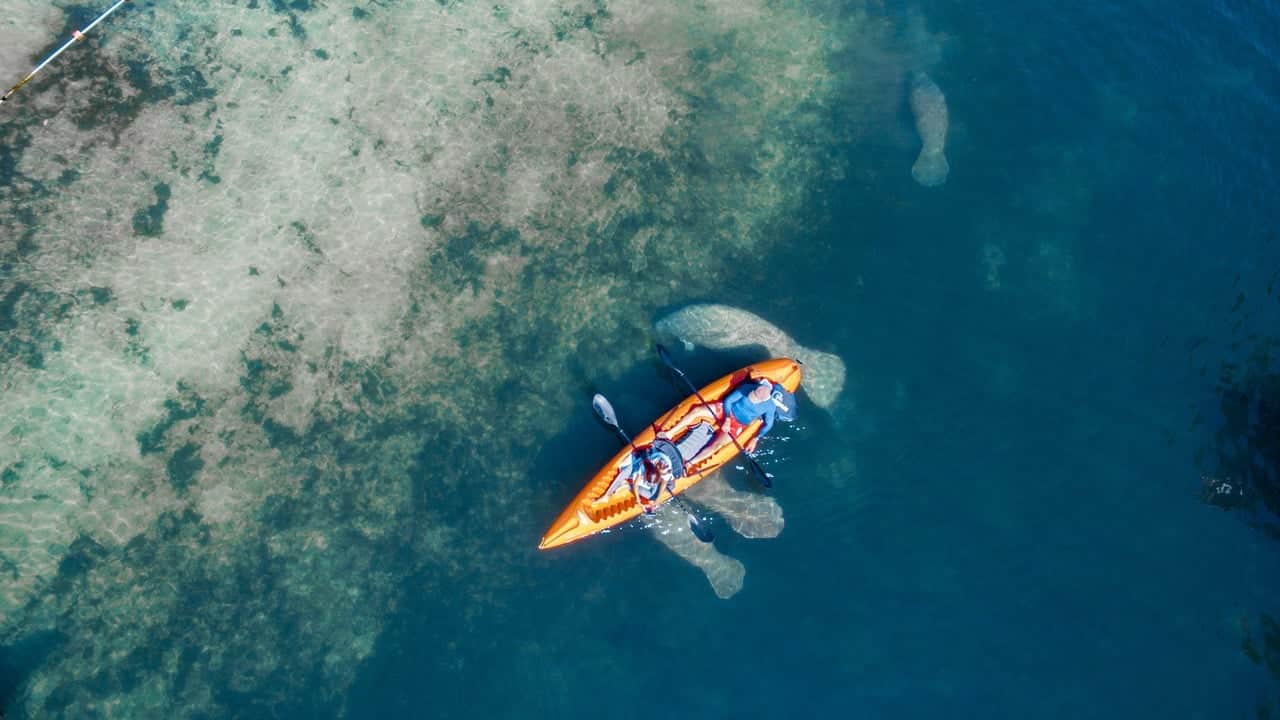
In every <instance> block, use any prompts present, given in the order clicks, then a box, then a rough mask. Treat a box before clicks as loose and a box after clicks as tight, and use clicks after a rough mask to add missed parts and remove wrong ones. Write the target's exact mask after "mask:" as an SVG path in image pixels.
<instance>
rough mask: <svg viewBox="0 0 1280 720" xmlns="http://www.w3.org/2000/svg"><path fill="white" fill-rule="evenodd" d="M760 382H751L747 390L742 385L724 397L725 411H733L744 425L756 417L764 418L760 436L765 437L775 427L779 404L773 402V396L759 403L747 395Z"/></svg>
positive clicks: (734, 415) (736, 418)
mask: <svg viewBox="0 0 1280 720" xmlns="http://www.w3.org/2000/svg"><path fill="white" fill-rule="evenodd" d="M744 384H745V383H744ZM758 384H759V383H754V382H753V383H751V384H750V385H748V386H747V387H748V389H747V390H745V391H744V390H743V389H742V387H741V386H739V387H738V388H737V389H736V390H734V391H733V392H731V393H729V397H727V398H725V399H724V411H725V412H726V413H733V417H734V419H735V420H737V421H738V422H740V423H742V424H743V425H746V424H747V423H749V422H751V421H752V420H755V419H756V418H759V417H762V418H764V427H762V428H760V435H759V436H758V437H764V436H765V435H767V434H768V433H769V430H770V429H771V428H773V418H774V415H776V414H777V412H778V406H777V405H774V404H773V398H765V401H764V402H761V403H757V402H752V401H751V398H749V397H747V395H748V394H750V393H751V391H752V390H755V389H756V386H757V385H758Z"/></svg>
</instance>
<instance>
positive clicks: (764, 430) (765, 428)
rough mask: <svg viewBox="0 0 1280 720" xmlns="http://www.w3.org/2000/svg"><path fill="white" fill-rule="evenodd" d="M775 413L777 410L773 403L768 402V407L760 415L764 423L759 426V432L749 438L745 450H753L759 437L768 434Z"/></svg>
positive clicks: (750, 451) (771, 427)
mask: <svg viewBox="0 0 1280 720" xmlns="http://www.w3.org/2000/svg"><path fill="white" fill-rule="evenodd" d="M775 415H777V410H776V409H774V407H773V403H772V402H770V403H769V407H768V409H766V410H765V411H764V414H763V415H761V417H763V418H764V425H761V426H760V432H759V433H758V434H757V435H756V436H755V437H753V438H751V442H748V443H747V447H746V451H747V452H749V453H753V452H755V451H756V443H758V442H760V438H762V437H764V436H765V435H768V434H769V431H770V430H772V429H773V419H774V416H775Z"/></svg>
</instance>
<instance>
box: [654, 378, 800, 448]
mask: <svg viewBox="0 0 1280 720" xmlns="http://www.w3.org/2000/svg"><path fill="white" fill-rule="evenodd" d="M781 393H782V390H781V386H775V385H774V384H773V382H771V381H770V380H768V379H767V378H760V379H751V380H747V381H745V382H743V383H741V384H739V385H738V386H737V387H736V388H734V389H733V392H731V393H729V394H728V395H726V396H725V398H724V401H722V402H720V403H718V404H715V405H695V406H694V407H693V409H691V410H690V411H689V412H688V413H687V414H686V415H685V416H684V417H682V418H680V420H679V421H678V422H677V423H676V424H675V425H673V426H672V427H671V429H670V430H668V431H666V432H659V433H658V437H659V438H662V439H664V440H666V439H670V438H678V437H681V435H682V434H684V432H685V430H686V429H688V428H691V427H693V426H695V425H697V424H698V423H710V424H711V425H712V426H718V427H719V432H717V433H716V434H715V436H714V437H712V438H711V441H710V442H708V443H707V444H706V445H705V446H704V447H703V448H702V449H701V450H699V451H698V452H697V453H695V454H694V455H693V457H690V458H688V459H686V460H685V464H686V465H696V464H698V463H699V462H702V461H703V460H705V459H707V458H708V457H710V456H711V455H713V454H715V452H716V451H717V450H719V449H720V448H721V447H723V446H724V445H725V444H727V443H729V442H730V438H733V437H737V436H738V435H739V434H740V433H741V432H742V429H743V428H744V427H746V426H747V425H749V424H750V423H751V421H753V420H756V419H757V418H763V419H764V425H762V426H761V427H760V432H759V433H756V436H755V437H753V438H751V440H750V441H749V442H748V443H747V444H746V446H745V447H743V449H744V450H746V451H747V452H748V453H752V452H755V450H756V444H757V443H758V441H759V440H760V438H762V437H764V436H765V435H767V434H769V431H770V430H772V429H773V423H774V420H775V419H776V418H777V414H778V409H779V408H780V407H781V408H782V409H783V410H785V409H786V406H785V405H783V403H782V395H781ZM775 395H777V397H775Z"/></svg>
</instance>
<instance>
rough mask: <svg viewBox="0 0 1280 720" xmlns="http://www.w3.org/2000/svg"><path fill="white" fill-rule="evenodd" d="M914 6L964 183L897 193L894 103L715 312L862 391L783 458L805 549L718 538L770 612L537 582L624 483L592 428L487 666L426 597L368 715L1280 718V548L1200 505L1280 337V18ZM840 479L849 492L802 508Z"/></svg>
mask: <svg viewBox="0 0 1280 720" xmlns="http://www.w3.org/2000/svg"><path fill="white" fill-rule="evenodd" d="M921 8H922V10H923V11H924V13H925V14H926V15H927V16H928V17H929V20H930V25H931V29H934V30H941V31H944V32H945V33H946V34H947V36H948V42H947V45H946V50H945V52H944V57H943V60H942V62H941V63H939V65H938V66H937V67H936V68H935V69H934V70H933V71H932V74H933V77H934V78H935V80H936V81H937V83H938V84H939V86H940V87H942V88H943V90H944V92H945V93H946V95H947V99H948V104H949V108H950V114H951V133H950V136H949V141H948V157H949V158H950V162H951V166H952V172H951V176H950V178H949V180H948V182H947V184H946V185H945V186H943V187H942V188H940V189H937V190H926V189H924V188H921V187H919V186H917V185H916V184H915V183H913V182H912V180H911V178H910V176H909V174H908V173H907V172H906V170H907V168H908V167H909V165H910V162H911V160H912V159H913V158H914V152H915V145H914V144H913V138H914V135H913V131H912V127H911V118H910V114H909V111H908V109H907V107H906V104H905V101H904V103H903V108H902V111H901V114H900V116H899V117H897V118H894V120H895V121H896V123H897V124H896V126H894V127H887V128H885V129H884V130H885V132H884V133H883V135H882V136H880V137H879V138H878V139H875V140H864V141H862V142H859V143H857V144H854V145H851V146H847V147H833V148H831V149H830V152H831V153H832V154H833V156H842V157H843V158H844V159H846V160H847V161H848V163H849V165H850V168H851V170H850V172H849V174H848V177H847V178H846V179H845V180H844V181H842V182H840V183H838V184H834V185H832V186H830V187H825V188H822V189H821V192H820V193H818V194H817V195H816V196H815V197H814V199H813V201H812V202H813V213H812V216H813V218H814V222H813V223H812V224H811V225H807V226H805V227H797V228H792V230H791V234H790V235H789V236H788V237H787V238H786V240H785V242H781V243H779V246H778V248H777V251H776V253H774V254H773V255H771V256H770V257H768V258H764V259H762V260H763V261H762V262H761V263H760V264H759V265H758V266H755V265H753V266H750V267H742V268H741V269H740V270H739V275H738V277H731V278H727V279H726V287H728V288H732V292H731V293H730V292H728V291H727V294H729V295H730V296H728V297H720V296H717V297H713V298H708V299H711V300H715V301H720V302H729V303H731V304H735V305H739V306H742V307H746V308H748V309H751V310H755V311H757V312H760V313H762V314H765V315H770V314H771V315H773V316H777V315H779V314H785V315H786V317H787V318H788V323H787V328H788V330H789V331H790V332H792V333H793V334H794V335H795V336H796V337H797V339H798V340H800V342H802V343H804V344H807V345H809V346H812V347H817V348H820V349H824V350H830V351H834V352H837V353H839V354H840V355H841V356H843V357H844V358H845V359H846V361H847V363H848V365H849V379H850V388H849V390H848V392H849V394H850V395H851V397H852V406H851V408H852V409H849V410H847V411H846V412H845V413H844V414H843V415H840V414H838V416H837V417H834V418H831V417H826V416H824V415H822V414H821V412H820V411H818V410H817V409H816V408H813V407H812V406H809V407H808V408H807V410H808V412H809V413H810V415H809V417H807V418H805V420H806V421H805V422H803V423H801V424H799V425H798V426H796V427H794V428H791V429H788V431H787V432H788V433H789V434H790V436H791V440H790V442H788V443H787V444H786V446H785V453H784V455H785V461H784V462H780V464H779V465H778V466H777V468H776V470H775V472H777V474H778V479H777V481H776V487H775V490H774V493H775V496H776V497H777V499H778V501H779V502H780V503H781V504H782V506H783V507H784V509H785V511H786V516H787V527H786V530H785V532H784V533H783V534H782V535H781V537H779V538H778V539H776V540H773V541H746V540H742V539H740V538H737V537H736V536H733V535H732V533H729V532H728V531H727V529H725V528H724V526H723V525H721V526H720V527H721V531H720V533H719V535H720V540H719V542H721V543H722V544H723V546H724V547H726V551H727V552H729V553H730V554H733V555H735V556H737V557H740V558H741V559H742V560H743V561H744V562H745V563H746V565H747V568H748V574H747V580H746V588H745V589H744V591H743V592H742V593H741V594H740V595H738V596H737V597H735V598H733V599H732V600H730V601H727V602H725V601H720V600H717V599H715V598H714V596H712V595H711V593H710V592H708V589H707V587H706V585H705V580H704V579H703V578H702V577H701V576H700V574H699V573H697V572H696V571H695V570H693V569H691V568H689V567H688V566H686V565H684V564H683V563H682V562H681V561H680V560H678V559H677V558H675V557H674V556H671V555H669V554H667V553H665V552H663V551H661V549H660V548H659V547H658V546H657V544H656V543H654V542H653V541H652V540H650V539H649V538H647V537H645V536H644V533H642V532H640V531H639V530H636V529H632V530H629V531H625V532H623V533H618V534H613V535H610V536H607V537H604V538H597V539H593V540H592V541H590V542H585V543H580V544H578V545H575V546H572V547H570V548H567V549H565V550H563V551H561V552H556V553H552V554H546V555H539V554H537V553H536V551H534V550H532V548H533V547H534V545H535V544H536V538H537V536H538V534H539V533H540V532H541V530H542V528H543V526H544V524H545V521H546V520H547V519H549V518H550V517H551V516H553V515H554V513H555V511H556V510H557V509H558V508H559V507H560V506H561V505H562V504H563V502H565V501H567V499H568V498H569V497H571V496H572V494H573V492H575V491H576V489H577V487H578V486H579V485H580V482H581V480H582V479H583V478H585V477H586V476H587V475H588V474H589V473H590V472H591V471H592V470H593V469H594V467H595V466H596V465H597V464H598V463H599V462H602V461H603V460H604V459H605V458H606V457H607V456H608V455H609V454H610V453H611V452H612V448H613V445H612V441H611V439H610V438H609V436H608V435H607V433H605V432H604V431H603V430H599V429H598V428H596V427H595V426H594V425H593V424H592V423H591V419H590V417H589V410H588V409H587V406H586V404H585V400H584V406H583V409H582V411H581V416H582V417H581V418H580V419H578V420H576V421H575V424H574V425H573V426H572V427H571V429H570V431H569V432H567V433H566V434H565V435H564V436H561V437H560V438H559V439H558V440H557V442H556V444H555V446H554V447H552V448H550V449H548V450H546V451H544V452H543V453H542V454H541V455H540V456H539V457H538V462H536V463H535V465H534V466H533V467H532V468H531V471H530V477H529V482H530V483H533V484H535V485H536V486H538V487H540V488H542V489H543V490H544V492H543V493H542V494H543V495H544V497H542V498H540V499H539V500H538V501H537V502H536V503H535V507H533V508H531V509H530V514H529V517H528V518H527V522H524V523H522V524H521V525H522V527H523V529H524V531H525V533H524V535H523V536H515V537H506V536H504V537H495V538H493V542H495V543H509V544H512V545H518V544H523V545H524V546H526V547H528V548H530V549H529V550H528V552H525V553H523V554H522V555H521V557H522V558H523V560H522V562H523V563H525V565H526V567H524V568H523V569H522V570H521V572H522V573H523V577H524V582H523V583H522V585H521V587H520V588H519V589H518V594H517V595H515V596H513V597H511V598H509V599H508V602H507V603H506V609H505V611H504V612H502V613H500V614H499V616H498V617H495V621H494V624H493V625H491V626H489V628H488V631H489V634H488V636H476V635H473V634H462V633H459V632H455V631H452V630H451V629H450V625H451V623H452V622H453V621H454V620H456V617H453V616H451V613H452V614H456V613H457V612H458V611H457V606H456V605H453V604H450V605H449V606H448V607H444V606H442V605H441V604H440V603H439V602H437V601H435V600H433V599H432V597H431V595H430V593H424V594H423V595H422V596H421V597H420V599H419V600H418V601H416V602H411V603H407V604H406V605H405V606H404V607H403V608H402V609H401V611H400V614H399V617H398V618H397V620H396V621H395V623H394V628H393V629H392V630H391V631H389V632H388V633H387V635H386V636H385V637H383V638H382V640H381V642H380V646H379V651H378V653H377V655H376V656H375V657H374V659H373V660H371V661H370V662H369V663H368V665H367V667H366V668H365V669H364V671H363V673H362V676H361V679H360V681H359V682H358V684H357V686H356V688H355V690H354V691H353V693H352V695H351V697H350V700H349V702H348V705H347V707H348V709H349V710H350V711H351V713H352V716H354V717H386V716H390V715H391V714H393V713H410V712H411V713H422V714H423V715H430V716H438V717H462V716H485V717H539V716H548V715H550V714H552V713H569V712H598V713H606V714H608V715H609V716H611V717H641V716H654V715H657V716H662V717H704V718H709V717H724V718H729V717H733V718H753V717H759V718H765V717H781V716H794V717H809V716H817V715H819V714H820V713H821V714H828V713H829V714H832V715H836V714H838V715H842V716H843V715H848V714H851V713H852V714H856V715H859V716H866V717H893V718H914V717H920V718H932V717H1040V718H1081V717H1108V718H1110V717H1161V718H1164V717H1187V718H1227V717H1252V716H1253V714H1254V712H1255V709H1256V708H1257V706H1258V705H1259V703H1261V702H1264V701H1268V699H1269V698H1274V697H1275V695H1276V692H1277V688H1276V687H1275V685H1274V682H1273V681H1272V680H1271V679H1270V678H1269V677H1268V676H1267V674H1266V672H1265V670H1263V669H1262V668H1260V667H1258V666H1257V665H1256V664H1255V663H1253V662H1251V661H1250V660H1249V658H1248V657H1246V655H1245V654H1244V653H1243V652H1242V650H1241V629H1240V628H1241V622H1242V621H1243V622H1252V623H1255V624H1256V622H1257V618H1258V616H1259V614H1260V613H1274V612H1276V611H1277V610H1280V608H1278V607H1277V604H1276V601H1275V597H1276V595H1275V591H1276V589H1277V584H1278V583H1277V578H1280V574H1278V573H1277V572H1276V570H1277V569H1280V562H1278V561H1280V552H1278V551H1280V545H1277V544H1276V542H1275V541H1274V540H1271V539H1268V538H1267V537H1265V536H1263V535H1261V534H1260V533H1258V532H1257V531H1255V530H1253V529H1251V528H1249V527H1247V525H1246V524H1245V523H1244V522H1242V521H1241V519H1240V518H1238V517H1236V516H1234V515H1232V514H1231V513H1227V512H1223V511H1221V510H1218V509H1215V508H1211V507H1209V506H1207V505H1204V504H1202V503H1201V502H1200V500H1199V498H1198V494H1197V493H1198V489H1199V478H1200V475H1201V474H1202V473H1205V472H1213V471H1214V470H1215V468H1213V467H1208V466H1207V465H1211V463H1210V462H1208V461H1206V460H1204V459H1203V458H1201V460H1200V461H1197V458H1196V452H1197V450H1199V449H1201V448H1203V447H1204V446H1205V445H1206V444H1208V443H1209V442H1210V440H1209V431H1210V429H1211V427H1210V425H1211V421H1204V420H1203V419H1202V420H1201V421H1200V422H1197V421H1195V419H1194V418H1195V416H1196V414H1197V413H1198V412H1201V411H1205V412H1208V411H1209V410H1211V409H1212V407H1213V404H1214V402H1215V400H1214V397H1215V395H1214V383H1215V380H1216V374H1217V368H1218V366H1219V364H1220V363H1222V362H1225V361H1226V360H1227V359H1228V358H1229V357H1230V355H1231V352H1232V351H1231V349H1230V343H1231V341H1232V340H1233V338H1234V337H1235V336H1236V335H1237V334H1241V335H1242V334H1243V333H1244V332H1246V331H1252V332H1261V333H1263V334H1267V333H1270V334H1274V333H1275V327H1276V326H1275V324H1274V321H1275V316H1276V312H1275V310H1276V307H1275V298H1274V297H1269V296H1268V291H1267V290H1266V283H1267V280H1268V278H1270V277H1271V276H1272V275H1273V273H1274V272H1275V271H1276V268H1277V263H1276V260H1277V246H1276V244H1275V234H1276V230H1275V228H1276V220H1277V211H1276V206H1275V199H1274V197H1275V191H1276V190H1277V182H1276V173H1275V168H1274V162H1275V161H1274V157H1275V156H1274V153H1273V152H1271V151H1270V150H1269V145H1270V132H1269V128H1270V127H1272V126H1273V125H1274V122H1275V118H1276V109H1277V107H1276V103H1277V99H1278V96H1277V94H1276V85H1275V84H1274V78H1275V76H1276V70H1277V54H1276V53H1277V52H1278V51H1280V49H1278V48H1280V45H1278V44H1277V43H1278V40H1280V38H1278V37H1277V27H1278V23H1280V14H1278V13H1277V9H1278V8H1277V7H1276V6H1275V4H1274V3H1195V4H1187V3H1183V4H1178V3H1172V4H1171V3H1131V4H1126V5H1114V4H1096V3H1093V4H1089V3H1086V4H1085V5H1083V6H1081V5H1079V4H1074V5H1072V4H1067V5H1063V4H1054V3H1031V4H1026V3H998V4H995V5H992V4H985V5H982V6H980V7H979V6H974V5H973V4H971V3H929V4H925V5H922V6H921ZM847 69H848V71H849V72H850V73H855V72H857V68H855V67H849V68H847ZM886 138H887V139H886ZM988 242H994V243H997V244H999V245H1000V246H1001V247H1002V248H1003V250H1004V253H1005V255H1006V258H1007V265H1005V266H1004V268H1003V271H1002V286H1001V288H1000V289H999V290H990V289H987V288H985V287H984V285H983V277H982V268H981V263H980V259H981V255H982V247H983V245H984V243H988ZM1045 248H1048V250H1045ZM1046 253H1047V254H1048V255H1047V259H1046ZM1062 257H1068V258H1069V261H1066V262H1067V264H1066V266H1062V265H1061V264H1059V265H1054V266H1053V267H1056V268H1057V269H1056V270H1054V269H1052V268H1050V269H1044V267H1045V266H1044V265H1042V264H1037V263H1051V262H1060V258H1062ZM747 286H754V287H753V289H752V290H751V291H750V292H745V291H742V290H741V288H743V287H747ZM1242 292H1243V293H1244V294H1245V295H1246V296H1247V300H1246V302H1245V304H1244V305H1243V309H1239V308H1237V309H1236V310H1235V311H1233V308H1232V306H1233V304H1235V302H1236V300H1237V298H1238V296H1239V295H1240V293H1242ZM1244 315H1248V318H1249V319H1248V321H1247V326H1246V330H1240V329H1239V328H1237V329H1235V330H1234V331H1233V328H1232V325H1233V323H1235V321H1236V320H1237V319H1238V318H1239V317H1241V316H1244ZM1197 339H1201V340H1204V342H1203V344H1200V343H1198V342H1197ZM619 341H620V342H622V341H631V339H629V338H628V339H623V338H620V339H619ZM634 341H635V342H639V339H636V340H634ZM742 359H744V356H739V355H717V354H715V353H710V352H705V351H704V352H702V353H700V354H699V355H697V356H696V358H695V359H693V360H691V361H690V362H691V366H690V369H691V371H692V374H694V375H695V377H698V378H700V379H703V380H706V379H710V378H711V377H714V376H715V375H717V374H719V373H721V372H724V371H726V370H727V369H730V368H731V367H736V365H735V363H739V361H741V360H742ZM747 359H749V358H747ZM1202 368H1206V369H1207V370H1206V372H1205V373H1203V374H1202V373H1201V369H1202ZM597 387H598V389H602V390H604V391H605V392H607V393H611V394H612V395H613V396H614V397H615V403H616V404H617V405H619V407H621V408H624V411H623V415H624V419H626V418H630V419H631V421H632V422H633V423H638V422H640V421H642V420H644V419H646V418H647V417H649V416H652V415H656V414H657V413H658V412H660V411H661V410H662V409H664V408H665V407H666V406H668V405H670V404H671V403H673V402H674V401H676V400H677V399H678V398H679V397H680V393H679V392H678V390H677V389H676V388H675V387H674V386H673V385H671V384H670V383H669V382H667V381H665V380H664V379H663V377H662V376H661V374H660V373H659V372H657V369H656V365H654V364H652V363H651V364H649V365H643V366H638V367H637V368H636V369H635V370H634V371H633V372H632V373H630V374H629V375H628V376H627V377H623V378H602V379H599V380H598V385H597ZM584 390H585V388H584ZM584 397H586V394H585V393H584ZM840 456H851V457H853V458H855V459H856V468H857V470H856V477H854V478H853V479H851V480H850V481H849V484H848V485H846V486H844V487H843V488H836V487H834V486H833V485H832V483H830V482H817V481H815V480H814V479H813V478H812V477H811V475H812V474H814V473H819V472H822V470H821V469H822V468H824V467H830V466H831V465H832V463H833V458H837V457H840ZM739 480H740V481H741V483H742V484H743V486H746V481H745V478H739ZM846 494H850V495H851V494H857V495H859V496H863V497H862V498H861V499H860V500H858V501H857V502H851V501H850V500H849V498H848V496H847V495H846ZM590 588H595V589H594V590H592V591H591V592H592V595H591V596H590V597H588V589H590ZM462 592H465V588H464V589H463V590H462ZM442 646H445V647H448V650H447V652H443V653H442V652H441V647H442Z"/></svg>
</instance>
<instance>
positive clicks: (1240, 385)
mask: <svg viewBox="0 0 1280 720" xmlns="http://www.w3.org/2000/svg"><path fill="white" fill-rule="evenodd" d="M1248 347H1249V351H1248V353H1247V354H1246V355H1245V356H1244V357H1243V359H1242V360H1240V361H1238V362H1226V363H1224V364H1223V365H1222V367H1221V369H1220V372H1219V378H1218V382H1217V387H1216V391H1217V393H1218V411H1219V413H1220V418H1219V423H1220V424H1219V426H1218V428H1217V430H1216V432H1215V434H1214V437H1213V441H1212V443H1211V446H1210V448H1209V454H1210V455H1211V458H1212V459H1211V460H1210V461H1209V465H1210V466H1211V467H1213V468H1215V471H1214V473H1213V474H1212V475H1210V476H1207V477H1206V478H1204V480H1203V486H1202V499H1203V500H1204V501H1205V502H1206V503H1208V504H1210V505H1214V506H1217V507H1221V508H1223V509H1225V510H1228V511H1231V512H1235V513H1237V514H1238V515H1239V516H1240V517H1242V518H1243V519H1244V520H1245V521H1246V522H1248V523H1250V524H1251V525H1253V526H1254V527H1256V528H1258V529H1259V531H1261V532H1263V533H1265V534H1266V535H1267V536H1269V537H1270V538H1271V539H1272V540H1275V541H1277V542H1280V364H1278V363H1277V360H1280V358H1277V357H1276V354H1275V351H1276V349H1277V348H1280V345H1278V344H1277V342H1276V339H1275V338H1272V337H1267V336H1254V337H1253V339H1252V342H1250V343H1248ZM1240 632H1241V649H1242V650H1243V651H1244V653H1245V655H1246V656H1247V657H1248V658H1249V659H1250V660H1251V661H1252V662H1254V663H1255V664H1257V665H1259V666H1260V667H1262V668H1264V669H1265V670H1266V671H1267V673H1268V674H1269V675H1270V676H1271V678H1272V679H1273V680H1274V686H1273V690H1274V692H1273V695H1272V697H1270V698H1265V699H1263V700H1261V701H1260V703H1259V707H1258V717H1259V718H1273V717H1280V623H1277V621H1276V620H1275V617H1274V616H1273V615H1271V614H1268V613H1266V612H1263V613H1259V615H1258V617H1257V618H1256V619H1255V620H1254V621H1252V622H1250V621H1249V620H1248V619H1247V618H1241V620H1240Z"/></svg>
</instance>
